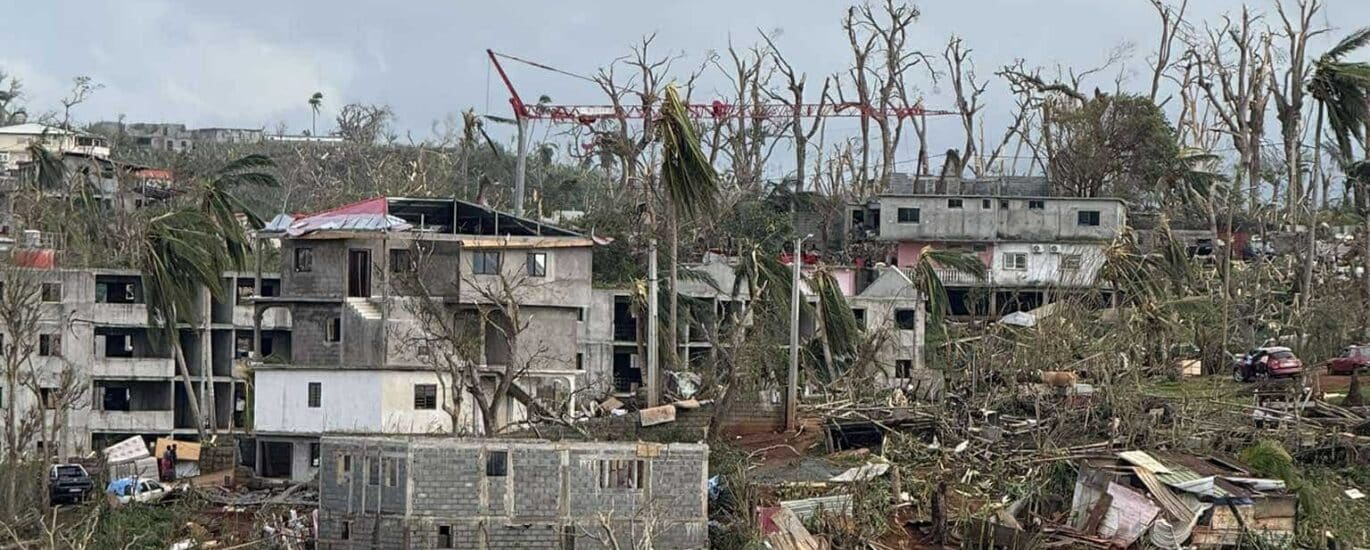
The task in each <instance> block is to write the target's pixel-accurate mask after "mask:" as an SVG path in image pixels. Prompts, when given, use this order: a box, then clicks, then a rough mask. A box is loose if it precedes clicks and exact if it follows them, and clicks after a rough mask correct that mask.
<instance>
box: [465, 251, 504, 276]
mask: <svg viewBox="0 0 1370 550" xmlns="http://www.w3.org/2000/svg"><path fill="white" fill-rule="evenodd" d="M499 256H500V255H499V251H488V250H477V251H476V252H475V255H474V256H472V257H471V272H472V273H475V274H476V275H499V260H500V258H499Z"/></svg>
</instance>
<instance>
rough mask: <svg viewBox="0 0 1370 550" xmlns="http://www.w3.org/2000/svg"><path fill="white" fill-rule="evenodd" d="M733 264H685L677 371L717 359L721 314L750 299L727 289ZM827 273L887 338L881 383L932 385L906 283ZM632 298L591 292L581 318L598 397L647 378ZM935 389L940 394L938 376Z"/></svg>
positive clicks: (806, 326) (920, 311)
mask: <svg viewBox="0 0 1370 550" xmlns="http://www.w3.org/2000/svg"><path fill="white" fill-rule="evenodd" d="M736 268H737V262H736V260H735V259H733V258H728V257H725V256H721V255H717V254H706V255H705V256H704V258H703V261H702V262H701V263H699V264H695V265H690V266H687V267H686V269H688V270H689V271H690V272H691V273H692V274H693V276H691V277H689V278H686V279H682V280H681V282H680V294H681V296H682V297H683V298H684V299H682V301H681V306H680V307H681V308H682V310H683V311H684V313H682V315H683V318H684V319H685V322H682V323H681V324H680V334H679V335H678V336H677V346H678V353H679V356H680V357H681V359H682V369H681V370H690V369H692V368H698V366H700V365H708V364H711V363H712V361H714V360H715V359H716V353H715V352H716V350H715V345H716V344H718V345H722V344H723V343H722V342H719V335H720V334H723V328H722V323H723V322H724V318H725V312H726V311H728V310H729V308H736V307H741V305H742V304H743V303H745V302H747V301H748V300H750V297H749V295H748V291H747V288H748V287H747V285H746V284H745V282H744V283H743V284H740V285H739V287H738V293H737V295H736V296H734V295H733V293H732V290H733V287H734V284H735V283H738V282H739V281H738V274H737V271H736ZM812 271H813V267H812V266H806V267H805V268H804V276H805V277H808V276H809V275H810V274H811V273H812ZM829 272H830V274H831V275H832V276H833V278H834V279H835V280H836V281H837V285H838V286H839V287H840V288H841V289H842V293H843V295H844V296H845V297H846V299H847V303H848V305H849V306H850V307H851V308H852V313H853V315H854V316H855V317H856V321H857V324H858V326H859V327H860V328H861V330H863V331H865V332H867V333H876V332H883V333H884V335H885V336H886V337H885V338H884V339H883V342H884V344H883V345H882V346H881V347H880V349H879V352H878V354H877V356H876V363H877V366H878V367H879V370H880V372H881V376H882V377H883V378H884V381H885V383H886V384H887V385H888V386H898V385H902V384H908V383H914V384H915V385H917V384H919V381H924V382H922V384H924V385H927V386H930V385H932V384H933V382H932V381H931V380H929V373H927V372H926V371H925V370H924V369H923V361H922V349H921V348H922V346H921V343H922V341H923V335H922V334H923V330H924V326H923V325H924V319H925V316H926V314H925V312H924V308H923V307H921V305H920V304H921V303H922V301H921V300H920V299H919V296H918V292H917V290H916V289H914V288H913V286H912V285H910V284H909V281H908V280H906V279H904V278H903V277H901V276H900V275H899V274H898V273H894V272H892V271H890V270H871V269H861V268H847V267H838V268H831V269H830V270H829ZM706 278H707V280H706ZM800 292H801V294H802V296H803V299H804V300H806V301H808V302H809V303H813V302H815V301H816V300H817V297H816V296H815V295H814V294H813V292H812V291H811V290H810V289H809V287H808V284H807V280H805V282H802V283H801V288H800ZM633 300H634V298H633V291H631V290H627V289H611V288H596V289H594V293H593V296H592V302H593V303H592V304H591V306H590V309H589V312H588V315H587V322H586V323H584V324H583V326H582V334H581V339H582V342H583V343H582V346H581V347H582V351H581V356H582V357H581V359H580V361H581V362H582V363H583V364H584V365H585V372H586V383H587V384H588V385H589V387H592V388H593V389H594V390H595V391H596V392H597V393H596V394H604V393H613V394H617V395H620V396H623V395H631V394H634V393H636V392H637V390H638V388H639V387H640V386H641V385H642V384H643V380H644V379H645V377H644V375H643V370H642V369H643V367H644V365H645V359H644V358H643V357H642V355H643V351H642V348H641V347H639V345H638V344H639V342H640V341H642V340H643V339H645V338H644V335H643V334H641V331H640V326H641V324H642V323H643V322H644V321H643V320H642V319H639V316H640V314H641V312H639V311H637V309H635V308H634V307H633ZM816 330H817V327H816V325H815V322H814V318H813V316H812V315H811V314H809V313H808V312H805V313H804V314H803V315H801V317H800V320H799V332H800V338H801V339H803V340H807V339H810V338H812V337H813V336H814V334H815V332H816ZM934 378H935V377H934ZM936 387H937V388H938V391H940V387H941V384H940V381H939V382H937V383H936ZM920 393H921V392H920Z"/></svg>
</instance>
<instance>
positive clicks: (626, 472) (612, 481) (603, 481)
mask: <svg viewBox="0 0 1370 550" xmlns="http://www.w3.org/2000/svg"><path fill="white" fill-rule="evenodd" d="M646 469H647V463H646V462H645V461H642V460H632V459H628V460H601V461H599V488H600V489H641V488H642V479H643V478H644V477H646V476H644V475H643V473H644V472H645V470H646Z"/></svg>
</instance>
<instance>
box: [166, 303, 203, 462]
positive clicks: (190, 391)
mask: <svg viewBox="0 0 1370 550" xmlns="http://www.w3.org/2000/svg"><path fill="white" fill-rule="evenodd" d="M172 318H173V319H175V318H176V317H175V312H172ZM171 351H172V353H173V354H175V356H176V368H177V369H178V370H180V372H181V387H183V388H185V391H186V403H187V404H188V405H190V416H191V418H194V419H195V431H196V432H198V433H199V435H200V442H201V443H205V442H208V439H207V438H206V437H205V421H204V416H203V414H202V413H201V411H200V398H198V397H196V396H195V384H194V383H192V382H191V381H190V367H189V366H187V365H186V356H185V351H184V350H182V349H181V335H180V334H179V333H176V334H173V335H172V337H171ZM173 401H174V400H173Z"/></svg>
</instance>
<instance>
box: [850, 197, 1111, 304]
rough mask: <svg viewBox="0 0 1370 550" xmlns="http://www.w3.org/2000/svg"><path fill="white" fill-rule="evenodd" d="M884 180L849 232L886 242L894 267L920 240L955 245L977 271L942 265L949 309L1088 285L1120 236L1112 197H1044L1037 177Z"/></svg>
mask: <svg viewBox="0 0 1370 550" xmlns="http://www.w3.org/2000/svg"><path fill="white" fill-rule="evenodd" d="M931 187H932V185H930V184H929V183H928V182H907V181H906V182H904V185H892V186H891V190H890V192H888V193H886V194H883V195H880V196H879V197H877V198H875V199H874V200H872V201H870V202H869V203H867V204H864V205H860V206H858V207H856V208H854V209H853V210H852V212H851V221H852V230H853V232H854V233H855V234H856V235H857V236H858V237H862V238H865V239H870V240H876V241H883V242H888V243H892V244H893V245H894V254H893V256H894V260H895V261H896V263H897V264H898V265H899V266H901V267H909V266H912V265H914V264H915V263H916V262H917V261H918V258H919V254H920V253H921V252H922V250H923V249H924V248H927V247H933V248H935V249H938V250H961V251H964V252H965V253H966V254H972V255H975V256H976V257H978V258H980V260H981V261H983V262H984V264H985V267H986V271H987V276H986V277H985V278H984V279H979V280H977V279H976V278H974V277H972V276H970V275H968V274H966V273H960V272H956V271H954V270H944V271H943V272H941V273H940V274H941V275H942V280H943V283H944V284H945V285H946V286H947V288H948V292H949V294H950V298H951V313H952V314H953V315H991V316H997V315H1000V314H1003V313H1007V312H1009V311H1018V310H1030V309H1034V308H1036V307H1039V306H1041V305H1043V304H1046V303H1048V302H1050V301H1053V299H1054V297H1055V296H1059V295H1065V294H1070V293H1074V292H1079V291H1083V290H1092V289H1096V288H1098V284H1099V283H1098V272H1099V269H1100V268H1101V267H1102V266H1103V262H1104V258H1105V250H1106V249H1107V247H1108V245H1109V244H1110V243H1111V242H1113V240H1114V239H1116V238H1117V237H1118V236H1120V235H1121V234H1122V231H1123V228H1124V227H1125V226H1126V224H1127V208H1126V205H1125V204H1124V203H1123V201H1122V200H1119V199H1114V198H1094V197H1058V196H1049V195H1048V193H1049V187H1048V186H1047V184H1046V181H1045V180H1040V179H1037V180H1034V179H1025V178H1005V179H995V180H985V181H974V182H960V181H954V182H950V183H945V184H943V185H941V186H938V187H937V188H935V189H933V188H931Z"/></svg>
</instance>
